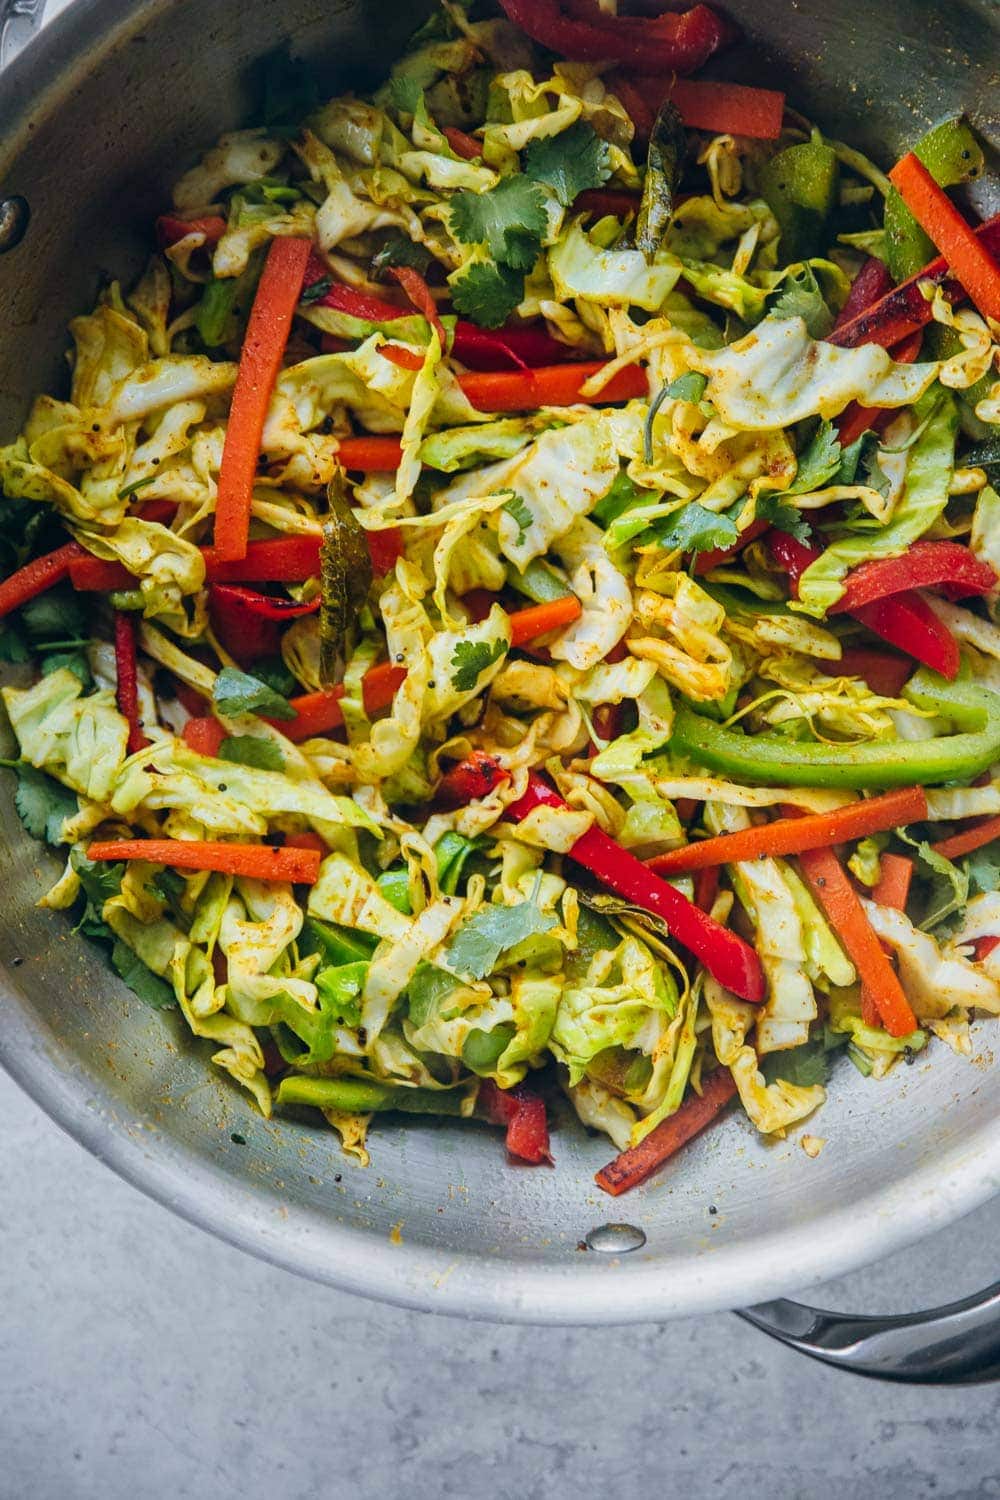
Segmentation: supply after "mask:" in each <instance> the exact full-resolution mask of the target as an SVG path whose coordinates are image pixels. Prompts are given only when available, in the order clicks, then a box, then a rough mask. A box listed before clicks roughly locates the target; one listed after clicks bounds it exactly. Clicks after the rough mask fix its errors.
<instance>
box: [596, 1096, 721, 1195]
mask: <svg viewBox="0 0 1000 1500" xmlns="http://www.w3.org/2000/svg"><path fill="white" fill-rule="evenodd" d="M735 1093H736V1085H735V1083H734V1082H733V1075H732V1074H731V1073H730V1071H729V1069H728V1068H716V1070H715V1072H714V1073H710V1074H709V1076H708V1077H707V1078H706V1079H705V1080H704V1081H703V1083H702V1088H701V1093H700V1094H692V1095H690V1097H689V1098H687V1099H685V1101H684V1103H683V1104H682V1105H681V1107H680V1109H678V1110H677V1111H676V1112H675V1113H674V1114H672V1115H669V1116H668V1117H667V1119H665V1120H661V1121H660V1123H659V1125H657V1126H656V1128H655V1129H654V1130H651V1131H650V1132H649V1134H648V1135H647V1136H646V1138H645V1140H642V1141H640V1142H639V1144H638V1146H630V1147H629V1148H628V1150H627V1151H623V1152H622V1153H621V1155H620V1156H616V1157H615V1159H614V1161H611V1162H609V1163H608V1165H607V1166H606V1167H602V1168H601V1170H600V1171H599V1172H598V1173H597V1174H596V1176H595V1177H594V1181H595V1182H596V1183H597V1186H598V1187H599V1188H603V1189H604V1191H605V1192H606V1193H610V1194H611V1196H612V1197H613V1198H617V1197H618V1196H619V1194H620V1193H627V1192H628V1191H629V1189H630V1188H634V1187H638V1185H639V1183H640V1182H643V1181H645V1179H646V1178H647V1177H648V1176H649V1175H650V1173H651V1172H655V1171H656V1169H657V1167H662V1165H663V1163H664V1162H665V1161H669V1160H670V1158H671V1157H672V1156H676V1154H677V1152H678V1151H679V1150H680V1149H681V1147H682V1146H686V1145H687V1143H688V1141H690V1140H693V1139H694V1137H695V1136H696V1135H698V1134H699V1133H700V1132H701V1131H702V1130H704V1129H705V1126H706V1125H711V1123H712V1121H713V1120H715V1119H717V1118H718V1116H719V1115H720V1114H721V1113H722V1111H723V1110H724V1109H725V1107H726V1105H727V1104H728V1103H729V1101H730V1100H731V1099H732V1098H733V1096H734V1094H735Z"/></svg>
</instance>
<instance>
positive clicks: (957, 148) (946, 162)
mask: <svg viewBox="0 0 1000 1500" xmlns="http://www.w3.org/2000/svg"><path fill="white" fill-rule="evenodd" d="M913 154H914V156H916V157H917V158H918V160H920V161H922V162H923V164H924V166H925V167H926V168H927V170H928V172H930V174H931V176H932V177H933V178H934V181H935V182H936V183H937V184H938V185H939V186H940V187H944V188H949V187H956V186H957V185H958V184H959V183H960V182H968V181H969V180H970V179H971V178H973V177H978V176H979V174H980V172H981V171H982V170H983V166H984V163H985V158H984V156H983V148H982V146H981V145H980V144H979V142H978V141H977V140H976V137H975V136H974V135H973V133H972V131H971V130H970V128H969V126H968V125H967V124H966V122H965V121H964V120H945V121H944V122H943V123H942V124H940V125H935V126H934V128H933V130H929V131H928V132H927V134H926V135H925V136H923V137H922V138H921V139H920V140H919V141H918V142H917V144H916V145H915V146H914V147H913ZM883 223H884V225H885V246H886V262H887V264H888V267H889V271H890V274H891V276H892V279H893V281H907V280H908V279H909V278H910V277H911V276H915V275H916V274H917V272H918V271H919V270H921V269H922V267H923V266H925V265H926V264H927V262H928V261H929V260H933V258H934V245H933V244H932V242H931V240H930V239H929V238H928V236H927V235H926V234H925V233H924V231H923V230H922V229H921V227H920V225H919V224H918V223H917V221H916V219H915V218H914V217H913V215H912V214H911V213H910V210H909V209H908V208H907V206H906V204H905V203H904V202H903V200H902V198H901V197H900V195H899V193H898V192H897V191H896V189H895V188H891V189H890V191H889V194H888V196H887V198H886V200H885V217H884V220H883Z"/></svg>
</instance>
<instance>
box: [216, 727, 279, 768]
mask: <svg viewBox="0 0 1000 1500" xmlns="http://www.w3.org/2000/svg"><path fill="white" fill-rule="evenodd" d="M219 759H220V760H229V761H234V762H235V763H236V765H238V766H255V767H256V768H257V770H258V771H283V770H284V769H285V757H284V756H283V755H282V753H281V751H280V750H279V749H278V747H277V745H275V744H274V743H273V742H272V741H271V740H263V739H261V738H260V737H259V736H258V735H256V734H231V735H229V736H228V737H227V738H226V739H224V740H223V741H222V744H221V745H220V746H219Z"/></svg>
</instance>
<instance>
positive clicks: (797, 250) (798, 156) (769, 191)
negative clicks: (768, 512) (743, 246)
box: [760, 141, 840, 265]
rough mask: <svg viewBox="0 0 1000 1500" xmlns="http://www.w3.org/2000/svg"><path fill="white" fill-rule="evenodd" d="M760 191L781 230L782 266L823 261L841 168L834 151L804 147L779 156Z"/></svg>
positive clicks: (765, 173)
mask: <svg viewBox="0 0 1000 1500" xmlns="http://www.w3.org/2000/svg"><path fill="white" fill-rule="evenodd" d="M760 185H761V195H762V196H763V198H764V199H765V201H766V202H767V205H768V207H769V208H770V210H771V212H772V213H773V214H774V217H775V218H776V219H777V221H778V226H779V228H780V230H781V259H782V263H783V264H785V265H788V264H790V263H791V262H793V261H799V260H808V259H809V257H810V256H811V255H819V254H820V253H821V252H822V251H823V250H824V249H825V248H826V242H827V239H828V232H827V226H828V222H829V219H830V216H831V214H832V213H833V210H834V209H835V208H836V206H837V196H838V192H839V187H840V166H839V164H838V162H837V158H836V156H835V155H834V152H833V151H832V150H831V148H830V147H829V146H827V145H824V143H823V142H822V141H805V142H803V144H802V145H801V146H789V147H787V148H786V150H784V151H779V152H778V154H777V156H772V158H771V160H770V161H769V162H768V163H767V164H766V166H765V167H764V170H763V172H762V173H761V184H760Z"/></svg>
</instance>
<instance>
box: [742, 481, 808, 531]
mask: <svg viewBox="0 0 1000 1500" xmlns="http://www.w3.org/2000/svg"><path fill="white" fill-rule="evenodd" d="M754 518H755V519H756V520H758V521H769V522H770V524H771V525H772V526H776V527H777V528H778V530H779V531H787V532H788V533H789V535H790V536H793V537H795V539H796V541H799V542H808V540H809V523H808V522H807V521H806V519H805V517H804V516H803V514H802V512H801V511H800V510H799V508H798V506H796V505H789V504H788V503H787V501H785V500H783V499H782V497H781V495H779V494H778V493H776V492H775V491H773V490H772V491H771V492H770V493H769V494H763V495H759V496H758V497H757V504H756V507H755V508H754Z"/></svg>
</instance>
